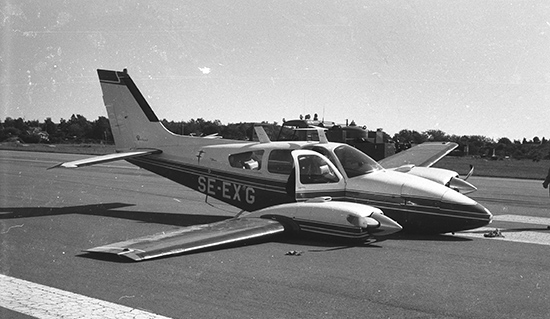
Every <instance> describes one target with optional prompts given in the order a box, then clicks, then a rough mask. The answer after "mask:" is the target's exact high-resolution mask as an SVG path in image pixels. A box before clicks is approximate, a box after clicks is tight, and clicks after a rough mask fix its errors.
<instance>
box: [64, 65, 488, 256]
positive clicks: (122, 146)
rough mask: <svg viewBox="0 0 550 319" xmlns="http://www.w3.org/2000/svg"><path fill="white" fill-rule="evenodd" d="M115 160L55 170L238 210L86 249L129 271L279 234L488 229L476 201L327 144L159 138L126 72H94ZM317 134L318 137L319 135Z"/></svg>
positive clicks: (362, 236) (164, 134) (159, 128)
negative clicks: (159, 180) (81, 171)
mask: <svg viewBox="0 0 550 319" xmlns="http://www.w3.org/2000/svg"><path fill="white" fill-rule="evenodd" d="M98 75H99V80H100V83H101V88H102V90H103V99H104V102H105V106H106V108H107V112H108V116H109V120H110V124H111V129H112V132H113V136H114V139H115V144H116V148H117V152H118V153H115V154H110V155H105V156H98V157H93V158H89V159H83V160H77V161H72V162H66V163H61V164H59V165H57V166H54V167H69V168H71V167H80V166H86V165H92V164H97V163H104V162H110V161H116V160H122V159H124V160H126V161H128V162H130V163H132V164H134V165H136V166H139V167H141V168H144V169H146V170H148V171H151V172H153V173H155V174H158V175H161V176H163V177H166V178H168V179H170V180H173V181H175V182H177V183H179V184H182V185H184V186H187V187H189V188H191V189H194V190H196V191H199V192H201V193H203V194H205V195H207V196H210V197H214V198H216V199H219V200H221V201H223V202H226V203H228V204H231V205H233V206H236V207H238V208H240V209H242V212H241V213H239V214H237V215H236V216H235V217H233V218H230V219H227V220H223V221H220V222H217V223H213V224H205V225H197V226H191V227H184V228H181V229H178V230H175V231H171V232H163V233H161V234H157V235H152V236H147V237H141V238H137V239H133V240H127V241H123V242H119V243H115V244H109V245H105V246H101V247H96V248H91V249H88V250H87V251H88V252H91V253H108V254H116V255H119V256H124V257H128V258H131V259H133V260H135V261H139V260H145V259H150V258H155V257H161V256H167V255H173V254H181V253H185V252H190V251H194V250H197V249H201V248H206V247H213V246H218V245H222V244H227V243H233V242H238V241H242V240H247V239H251V238H258V237H263V236H268V235H272V234H276V233H281V232H284V231H286V232H289V233H313V234H321V235H328V236H333V237H337V238H349V239H358V240H367V239H372V238H374V239H377V238H383V237H384V236H387V235H389V234H392V233H395V232H398V231H400V230H402V229H403V230H406V231H412V232H425V233H426V232H427V233H446V232H456V231H461V230H466V229H472V228H477V227H481V226H484V225H487V224H488V223H490V222H491V220H492V215H491V213H490V212H489V211H488V210H487V209H486V208H485V207H483V206H481V205H480V204H478V203H477V202H475V201H474V200H472V199H470V198H468V197H466V196H464V195H462V194H460V193H459V192H456V191H454V190H452V189H450V188H448V187H445V186H444V185H441V184H438V183H436V182H433V181H430V180H428V179H425V178H421V177H418V176H414V175H411V174H404V173H402V172H399V171H397V172H396V171H392V170H386V169H384V168H383V167H382V166H380V165H379V164H378V163H377V162H375V161H374V160H372V159H371V158H370V157H368V156H367V155H365V154H364V153H362V152H360V151H358V150H357V149H355V148H353V147H351V146H349V145H346V144H340V143H331V142H328V141H327V139H326V137H325V136H324V134H320V140H319V141H317V142H307V141H304V142H272V141H270V139H269V138H268V136H267V134H265V131H263V129H262V128H258V129H257V130H256V133H257V135H258V139H259V142H249V141H236V140H227V139H210V138H197V137H189V136H180V135H175V134H173V133H171V132H169V131H168V130H166V129H165V128H164V126H163V125H162V124H161V122H159V119H158V118H157V116H156V115H155V113H154V112H153V110H152V109H151V107H150V106H149V104H148V103H147V101H146V100H145V98H144V97H143V95H142V94H141V93H140V91H139V90H138V88H137V87H136V85H135V84H134V82H133V81H132V79H131V78H130V76H129V75H128V73H127V72H126V70H124V71H123V72H118V71H108V70H98ZM321 132H322V131H321Z"/></svg>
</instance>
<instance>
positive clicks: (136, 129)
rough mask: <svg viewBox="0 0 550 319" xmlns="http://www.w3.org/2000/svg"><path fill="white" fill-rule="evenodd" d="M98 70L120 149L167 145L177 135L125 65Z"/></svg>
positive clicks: (104, 99) (112, 128)
mask: <svg viewBox="0 0 550 319" xmlns="http://www.w3.org/2000/svg"><path fill="white" fill-rule="evenodd" d="M97 74H98V76H99V82H100V84H101V89H102V91H103V101H104V103H105V107H106V108H107V114H108V116H109V122H110V124H111V130H112V132H113V137H114V140H115V144H116V147H117V149H119V150H122V149H136V148H147V147H152V146H159V145H163V144H164V145H165V144H166V143H167V142H168V141H167V140H171V139H173V138H176V136H175V134H173V133H171V132H170V131H168V130H167V129H166V128H165V127H164V126H163V125H162V123H161V122H160V121H159V119H158V118H157V116H156V115H155V113H154V112H153V110H152V109H151V107H150V106H149V104H148V103H147V101H146V100H145V98H144V97H143V95H142V94H141V92H140V91H139V89H138V88H137V86H136V85H135V83H134V81H132V79H131V78H130V76H129V75H128V72H127V71H126V69H124V71H122V72H120V71H111V70H101V69H98V70H97ZM168 143H169V142H168Z"/></svg>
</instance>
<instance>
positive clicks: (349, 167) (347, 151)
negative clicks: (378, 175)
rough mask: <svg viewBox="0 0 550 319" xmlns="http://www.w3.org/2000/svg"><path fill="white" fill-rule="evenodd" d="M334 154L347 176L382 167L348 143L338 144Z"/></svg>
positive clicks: (362, 173)
mask: <svg viewBox="0 0 550 319" xmlns="http://www.w3.org/2000/svg"><path fill="white" fill-rule="evenodd" d="M334 154H335V155H336V157H338V160H339V161H340V163H342V167H343V168H344V171H345V172H346V175H348V177H349V178H351V177H355V176H359V175H364V174H368V173H372V172H374V171H379V170H382V169H383V168H382V166H380V164H378V163H377V162H376V161H375V160H373V159H372V158H370V157H369V156H367V155H366V154H365V153H363V152H361V151H359V150H358V149H356V148H354V147H351V146H349V145H341V146H338V147H337V148H335V149H334Z"/></svg>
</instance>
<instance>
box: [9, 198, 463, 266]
mask: <svg viewBox="0 0 550 319" xmlns="http://www.w3.org/2000/svg"><path fill="white" fill-rule="evenodd" d="M131 206H134V205H133V204H126V203H104V204H93V205H81V206H66V207H0V220H2V219H17V218H32V217H43V216H58V215H68V214H82V215H91V216H103V217H113V218H121V219H128V220H134V221H139V222H143V223H156V224H166V225H172V226H181V227H185V226H192V225H199V224H209V223H214V222H217V221H221V220H224V219H228V218H230V217H228V216H220V215H218V216H216V215H196V214H183V213H162V212H143V211H132V210H118V209H120V208H127V207H131ZM388 239H389V240H413V241H416V240H422V241H471V239H470V238H464V237H457V236H452V235H445V234H442V235H435V234H434V235H418V234H408V233H397V234H394V235H391V236H388V237H387V238H386V239H384V240H375V241H370V242H369V241H367V242H363V241H353V240H345V239H337V240H335V239H334V238H328V237H326V236H320V235H306V236H295V235H288V234H286V235H282V234H279V235H274V236H273V237H272V238H269V239H267V241H271V242H278V243H282V244H285V245H288V248H289V250H290V249H292V245H297V246H300V247H302V248H303V247H304V246H308V247H311V249H308V250H306V251H305V252H300V254H301V253H323V252H329V251H333V250H341V249H349V248H358V247H362V248H383V246H381V245H378V243H381V242H383V241H385V240H388ZM265 242H266V238H263V239H258V240H248V241H245V242H239V243H233V244H227V245H223V246H219V247H213V248H206V249H201V250H199V251H194V252H189V253H183V254H181V255H180V256H182V255H190V254H195V253H201V252H207V251H215V250H221V249H232V248H239V247H244V246H250V245H257V244H262V243H265ZM77 256H78V257H83V258H90V259H95V260H103V261H109V262H123V263H125V262H131V263H133V261H131V260H129V259H127V258H122V257H119V256H116V255H109V254H97V253H94V254H91V253H82V254H79V255H77Z"/></svg>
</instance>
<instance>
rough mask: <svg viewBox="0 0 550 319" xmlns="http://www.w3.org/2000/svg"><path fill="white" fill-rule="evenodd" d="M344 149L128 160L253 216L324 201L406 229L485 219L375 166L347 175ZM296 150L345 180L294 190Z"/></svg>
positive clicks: (264, 147)
mask: <svg viewBox="0 0 550 319" xmlns="http://www.w3.org/2000/svg"><path fill="white" fill-rule="evenodd" d="M183 138H186V137H183ZM218 141H219V140H218ZM343 147H346V148H349V146H342V144H339V143H327V144H320V143H316V142H294V143H287V142H272V143H267V144H262V143H247V142H243V143H232V144H223V145H219V144H217V145H210V146H208V145H206V146H199V147H197V148H196V149H195V150H193V151H188V152H186V155H185V156H182V155H180V154H181V153H179V150H178V149H177V148H174V149H170V148H164V149H163V153H162V154H159V155H150V156H147V157H141V158H137V159H130V160H128V161H129V162H131V163H133V164H135V165H137V166H139V167H142V168H144V169H146V170H149V171H151V172H154V173H156V174H159V175H161V176H164V177H166V178H169V179H171V180H173V181H175V182H177V183H179V184H182V185H185V186H187V187H189V188H191V189H194V190H196V191H199V192H201V193H203V194H205V195H207V196H209V197H212V198H216V199H218V200H221V201H223V202H226V203H228V204H230V205H233V206H235V207H238V208H240V209H242V210H245V211H251V212H252V211H257V210H261V209H264V208H267V207H271V206H274V205H279V204H283V203H291V202H295V201H304V200H307V199H311V198H316V197H322V196H330V197H331V198H332V199H333V200H336V201H346V202H356V203H361V204H366V205H370V206H374V207H376V208H379V209H381V210H382V211H383V212H384V214H385V215H386V216H388V217H390V218H391V219H393V220H395V221H396V222H398V223H399V224H400V225H401V226H402V227H403V229H404V230H405V231H412V232H429V233H445V232H455V231H460V230H465V229H472V228H477V227H481V226H484V225H487V224H488V223H489V222H490V221H491V218H492V215H491V214H490V213H489V211H488V210H487V209H485V208H484V207H483V206H481V205H479V204H478V203H476V202H475V201H473V200H472V199H470V198H469V197H466V196H464V195H461V194H459V193H458V192H455V191H453V190H451V189H449V188H448V187H445V186H443V185H440V184H437V183H435V182H432V181H429V180H426V179H423V178H420V177H417V176H413V175H410V174H405V173H400V172H393V171H388V170H384V169H381V167H375V169H373V170H372V171H370V172H367V173H365V174H362V173H357V176H353V177H349V175H355V174H356V173H354V171H352V170H350V168H349V167H347V168H345V167H343V166H344V165H346V164H342V161H341V160H340V158H339V157H338V156H337V155H336V152H335V150H337V149H338V150H340V149H342V148H343ZM297 149H311V150H315V151H317V152H319V153H322V154H323V155H325V156H327V158H329V159H330V160H331V161H332V163H333V164H334V165H335V166H336V167H337V168H338V170H339V172H340V173H341V174H342V176H343V177H344V181H343V182H340V183H324V182H323V183H318V184H315V183H312V184H304V185H297V186H296V187H295V186H294V184H295V181H294V179H292V178H290V177H291V176H292V175H293V173H294V172H293V169H294V168H293V167H294V164H293V162H292V158H291V157H290V152H291V151H292V150H297ZM346 150H347V149H346ZM342 156H343V155H342ZM342 159H343V160H344V161H345V160H346V159H344V158H342ZM373 162H374V161H373ZM374 163H375V162H374ZM250 164H253V166H252V167H250V166H249V165H250ZM347 165H348V166H350V165H353V164H347ZM372 165H375V164H372ZM350 167H351V166H350ZM298 184H299V183H298Z"/></svg>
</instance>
